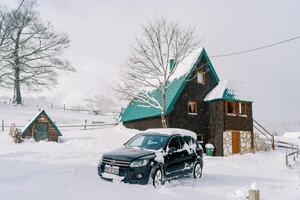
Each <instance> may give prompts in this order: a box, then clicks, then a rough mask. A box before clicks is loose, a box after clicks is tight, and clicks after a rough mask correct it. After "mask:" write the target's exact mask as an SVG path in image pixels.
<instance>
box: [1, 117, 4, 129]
mask: <svg viewBox="0 0 300 200" xmlns="http://www.w3.org/2000/svg"><path fill="white" fill-rule="evenodd" d="M1 127H2V128H1V129H2V131H4V119H2V123H1Z"/></svg>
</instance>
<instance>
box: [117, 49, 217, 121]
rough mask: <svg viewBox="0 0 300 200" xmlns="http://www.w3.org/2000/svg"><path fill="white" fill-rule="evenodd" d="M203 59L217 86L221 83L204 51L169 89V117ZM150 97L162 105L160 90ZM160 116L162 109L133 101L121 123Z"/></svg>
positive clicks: (121, 117)
mask: <svg viewBox="0 0 300 200" xmlns="http://www.w3.org/2000/svg"><path fill="white" fill-rule="evenodd" d="M202 59H205V61H206V66H207V67H208V68H209V72H210V73H211V75H212V77H213V79H214V80H215V82H216V85H217V83H218V82H219V78H218V75H217V73H216V72H215V70H214V67H213V65H212V64H211V62H210V60H209V58H208V56H207V53H206V51H205V49H203V50H202V51H201V53H200V55H199V56H198V58H197V60H196V62H195V63H191V66H192V67H191V69H190V70H189V71H188V72H187V73H186V74H184V75H182V76H181V77H179V78H176V79H174V80H173V81H172V82H171V83H170V85H169V87H168V88H167V91H166V114H167V115H168V114H169V113H171V112H172V111H173V110H174V105H175V103H176V102H177V100H178V98H179V96H180V94H181V92H182V91H183V89H184V87H185V85H186V83H187V80H189V79H190V78H191V75H192V73H193V71H194V70H195V69H196V68H197V65H198V63H199V62H200V61H201V60H202ZM150 95H151V96H152V97H155V99H157V101H158V102H160V103H161V93H160V92H159V90H154V91H153V92H151V93H150ZM160 115H161V112H160V109H158V108H153V107H151V106H149V105H146V104H142V103H138V102H135V101H134V100H133V101H132V102H130V103H129V105H128V107H127V108H126V109H125V110H124V111H123V112H122V113H121V116H120V121H122V122H128V121H134V120H139V119H144V118H151V117H157V116H160Z"/></svg>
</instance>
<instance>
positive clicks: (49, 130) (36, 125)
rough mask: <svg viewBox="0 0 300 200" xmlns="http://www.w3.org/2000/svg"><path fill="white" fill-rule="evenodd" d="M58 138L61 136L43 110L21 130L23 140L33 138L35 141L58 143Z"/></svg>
mask: <svg viewBox="0 0 300 200" xmlns="http://www.w3.org/2000/svg"><path fill="white" fill-rule="evenodd" d="M58 136H62V134H61V132H60V131H59V129H58V128H57V126H56V125H55V123H54V122H53V121H52V120H51V119H50V117H49V116H48V115H47V113H46V112H45V110H42V111H40V112H39V113H38V114H37V115H36V116H35V117H34V118H33V119H32V120H31V121H30V122H29V123H28V124H27V125H26V126H25V127H24V128H23V130H22V137H23V138H34V140H36V141H41V140H47V141H55V142H58Z"/></svg>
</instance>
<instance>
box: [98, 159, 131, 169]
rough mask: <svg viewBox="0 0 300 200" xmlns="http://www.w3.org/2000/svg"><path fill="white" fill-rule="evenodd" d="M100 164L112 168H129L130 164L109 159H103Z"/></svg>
mask: <svg viewBox="0 0 300 200" xmlns="http://www.w3.org/2000/svg"><path fill="white" fill-rule="evenodd" d="M102 163H104V164H108V165H112V166H119V167H129V165H130V163H131V162H129V161H123V160H115V159H110V158H103V159H102Z"/></svg>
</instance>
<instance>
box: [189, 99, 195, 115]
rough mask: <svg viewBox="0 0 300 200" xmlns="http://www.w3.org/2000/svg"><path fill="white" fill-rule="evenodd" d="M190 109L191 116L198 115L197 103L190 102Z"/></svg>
mask: <svg viewBox="0 0 300 200" xmlns="http://www.w3.org/2000/svg"><path fill="white" fill-rule="evenodd" d="M188 109H189V110H188V113H189V115H197V102H196V101H189V104H188Z"/></svg>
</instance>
